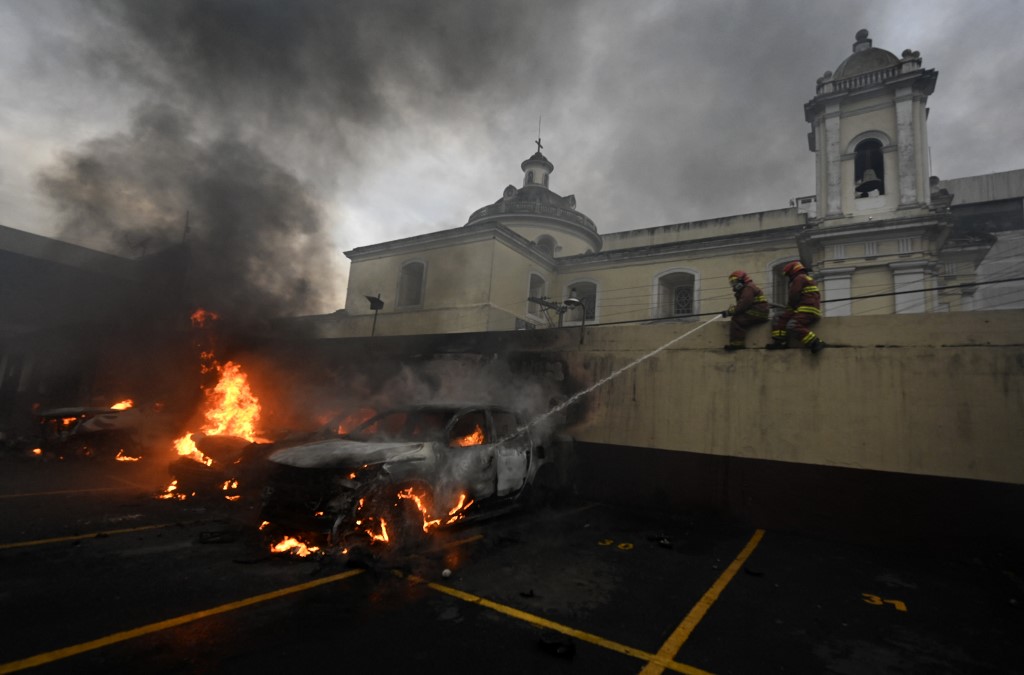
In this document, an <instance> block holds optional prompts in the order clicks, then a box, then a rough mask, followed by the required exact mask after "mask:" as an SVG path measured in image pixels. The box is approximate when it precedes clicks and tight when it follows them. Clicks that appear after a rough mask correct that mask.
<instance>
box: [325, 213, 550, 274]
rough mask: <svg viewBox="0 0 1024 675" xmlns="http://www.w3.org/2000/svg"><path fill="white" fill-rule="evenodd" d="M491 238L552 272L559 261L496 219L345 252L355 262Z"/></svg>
mask: <svg viewBox="0 0 1024 675" xmlns="http://www.w3.org/2000/svg"><path fill="white" fill-rule="evenodd" d="M488 240H494V241H499V242H501V243H503V244H505V245H506V246H508V247H510V248H512V249H515V250H516V251H517V252H518V253H520V254H522V255H523V256H525V257H527V258H529V259H530V260H531V261H532V262H534V263H536V264H537V265H539V266H541V267H544V268H545V269H547V270H548V271H554V269H555V264H556V263H555V260H554V259H553V258H552V257H551V256H549V255H547V254H545V253H543V252H542V251H540V250H538V249H537V247H536V246H535V245H534V244H533V242H531V241H529V240H528V239H526V238H525V237H522V236H520V235H518V234H516V233H515V232H513V231H512V230H510V229H509V228H508V227H507V226H506V225H503V224H502V223H499V222H497V221H494V220H491V221H486V222H482V223H475V224H473V225H465V226H463V227H459V228H455V229H450V230H441V231H440V232H431V233H429V234H421V235H418V236H415V237H408V238H406V239H396V240H394V241H388V242H384V243H382V244H371V245H369V246H360V247H358V248H354V249H352V250H350V251H345V257H347V258H348V259H349V260H351V261H352V262H364V261H368V260H376V259H379V258H391V257H394V256H401V255H409V254H413V253H420V252H422V251H429V250H433V249H439V248H450V247H452V246H460V245H464V244H473V243H478V242H482V241H488Z"/></svg>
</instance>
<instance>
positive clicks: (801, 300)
mask: <svg viewBox="0 0 1024 675" xmlns="http://www.w3.org/2000/svg"><path fill="white" fill-rule="evenodd" d="M782 272H783V274H785V275H786V276H787V277H789V295H788V299H787V301H786V307H785V309H784V310H783V311H782V312H781V313H779V314H778V315H777V316H776V317H775V319H774V320H773V321H772V341H771V342H770V343H768V344H767V345H765V349H786V348H788V347H789V334H790V333H792V334H794V335H796V336H797V337H798V338H800V343H801V344H803V346H804V347H807V348H808V349H810V350H811V353H812V354H817V353H818V352H820V351H821V350H822V349H824V348H825V343H824V342H822V341H821V338H819V337H818V336H817V335H815V333H814V331H812V330H811V326H812V325H814V324H816V323H817V322H818V319H820V318H821V292H820V291H818V286H817V285H816V284H815V283H814V278H813V277H812V276H811V274H810V270H808V269H807V268H806V267H804V265H803V263H801V262H800V261H799V260H794V261H793V262H791V263H787V264H786V266H785V267H783V268H782Z"/></svg>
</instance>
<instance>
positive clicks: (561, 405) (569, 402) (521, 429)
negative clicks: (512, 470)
mask: <svg viewBox="0 0 1024 675" xmlns="http://www.w3.org/2000/svg"><path fill="white" fill-rule="evenodd" d="M721 318H722V317H721V315H719V314H715V315H714V316H713V317H711V318H710V319H708V320H707V321H705V322H704V323H702V324H701V325H699V326H697V327H696V328H693V329H691V330H688V331H687V332H685V333H683V334H682V335H679V336H676V337H674V338H672V339H671V340H669V341H668V342H666V343H665V344H663V345H662V346H660V347H658V348H657V349H655V350H653V351H651V352H649V353H647V354H644V355H643V356H641V357H640V358H638V359H636V360H634V361H631V362H630V363H627V364H626V365H624V366H622V367H621V368H619V369H618V370H616V371H614V372H612V373H610V374H609V375H606V376H605V377H603V378H601V379H600V380H598V381H597V382H595V383H594V384H592V385H590V386H589V387H587V388H586V389H584V390H582V391H578V392H576V393H575V394H573V395H572V396H570V397H569V398H567V399H566V400H565V401H563V402H561V403H559V404H558V405H556V406H555V407H554V408H552V409H551V410H548V411H547V412H545V413H541V414H540V415H538V416H537V417H535V418H533V419H532V420H530V421H529V422H527V423H526V424H524V425H523V426H521V427H519V428H518V429H516V431H515V434H513V435H516V434H520V433H522V432H524V431H526V430H527V429H529V428H530V427H534V426H537V425H538V424H540V423H541V422H542V421H544V420H546V419H547V418H548V417H551V416H552V415H554V414H556V413H558V412H561V411H562V410H565V409H566V408H568V407H569V406H570V405H572V404H573V403H575V402H576V401H578V400H580V399H581V398H583V397H584V396H586V395H587V394H589V393H590V392H592V391H594V390H595V389H597V388H598V387H601V386H604V385H605V384H607V383H608V382H610V381H612V380H614V379H615V378H616V377H618V376H619V375H622V374H623V373H624V372H626V371H627V370H629V369H630V368H634V367H636V366H638V365H640V364H641V363H643V362H644V361H646V360H647V359H649V358H651V357H652V356H655V355H657V354H659V353H661V352H663V351H665V350H666V349H668V348H669V347H671V346H672V345H674V344H675V343H677V342H679V341H680V340H682V339H684V338H687V337H689V336H691V335H693V334H694V333H696V332H697V331H699V330H700V329H701V328H704V327H705V326H707V325H709V324H711V323H714V322H715V321H718V320H719V319H721ZM502 440H505V439H502Z"/></svg>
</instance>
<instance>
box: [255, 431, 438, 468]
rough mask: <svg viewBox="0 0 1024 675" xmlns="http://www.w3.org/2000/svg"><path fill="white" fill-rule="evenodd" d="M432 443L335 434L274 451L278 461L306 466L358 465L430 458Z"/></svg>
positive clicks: (272, 455) (352, 466) (347, 466)
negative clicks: (375, 440) (359, 438)
mask: <svg viewBox="0 0 1024 675" xmlns="http://www.w3.org/2000/svg"><path fill="white" fill-rule="evenodd" d="M430 456H431V452H430V444H429V443H364V442H362V441H349V440H345V439H341V438H336V439H334V438H332V439H330V440H326V441H316V442H314V443H304V444H302V445H294V446H291V447H289V448H284V449H281V450H278V451H276V452H273V453H271V455H270V457H269V459H270V461H271V462H274V463H276V464H285V465H287V466H296V467H300V468H305V469H318V468H319V469H340V468H355V467H358V466H362V465H364V464H379V463H381V462H410V461H422V460H426V459H429V458H430Z"/></svg>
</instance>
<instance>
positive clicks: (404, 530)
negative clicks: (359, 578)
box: [335, 484, 440, 550]
mask: <svg viewBox="0 0 1024 675" xmlns="http://www.w3.org/2000/svg"><path fill="white" fill-rule="evenodd" d="M427 504H429V493H427V491H426V490H425V489H424V488H422V487H419V486H412V485H395V484H388V485H386V486H383V487H373V488H372V489H370V490H367V492H366V493H364V495H363V496H361V497H360V498H358V499H357V500H356V507H355V510H354V513H353V516H352V520H351V523H349V524H348V525H349V526H351V529H349V530H348V531H349V533H350V534H347V535H342V539H343V540H345V541H351V539H352V535H353V534H355V535H357V536H358V535H362V536H365V537H367V538H368V543H369V544H370V545H371V546H376V547H388V548H390V549H392V550H408V549H414V548H417V547H419V546H422V545H423V543H424V541H425V540H426V537H427V531H428V530H429V529H431V527H433V526H435V521H433V520H429V516H428V511H427V508H428V507H427V506H426V505H427ZM436 522H440V521H436ZM338 529H339V528H336V529H335V534H336V535H337V534H338Z"/></svg>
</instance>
